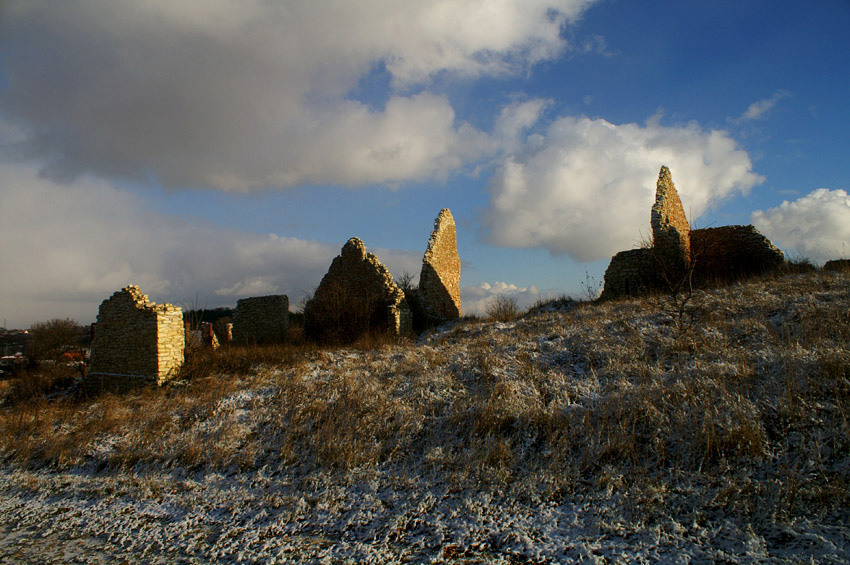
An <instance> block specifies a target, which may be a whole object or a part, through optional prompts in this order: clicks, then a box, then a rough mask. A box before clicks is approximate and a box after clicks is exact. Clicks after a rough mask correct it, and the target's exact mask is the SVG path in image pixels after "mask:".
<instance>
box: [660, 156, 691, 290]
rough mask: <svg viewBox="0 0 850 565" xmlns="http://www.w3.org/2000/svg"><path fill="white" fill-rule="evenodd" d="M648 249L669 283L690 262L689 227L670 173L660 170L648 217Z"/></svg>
mask: <svg viewBox="0 0 850 565" xmlns="http://www.w3.org/2000/svg"><path fill="white" fill-rule="evenodd" d="M650 224H651V226H652V246H653V248H654V250H655V253H656V256H657V257H658V258H659V259H660V260H661V261H662V262H663V263H662V264H663V266H664V268H665V269H667V270H668V271H669V272H668V273H667V276H668V277H669V278H671V279H680V278H681V277H682V276H683V275H684V273H685V271H686V270H687V268H688V265H689V260H690V254H691V253H690V232H691V226H690V224H689V223H688V219H687V217H686V216H685V210H684V208H683V207H682V201H681V200H680V199H679V193H678V192H677V191H676V187H675V185H674V184H673V178H672V177H671V176H670V169H668V168H667V167H661V171H660V172H659V174H658V183H657V185H656V189H655V204H653V206H652V212H651V216H650Z"/></svg>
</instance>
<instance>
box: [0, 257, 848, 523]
mask: <svg viewBox="0 0 850 565" xmlns="http://www.w3.org/2000/svg"><path fill="white" fill-rule="evenodd" d="M849 281H850V277H848V275H846V274H824V273H813V274H797V275H788V276H785V277H780V278H776V279H770V280H757V281H750V282H747V283H742V284H736V285H733V286H729V287H725V288H719V289H713V290H710V291H699V292H698V293H696V295H695V296H694V298H693V304H694V305H695V308H698V309H699V317H698V318H697V321H696V322H695V323H694V324H693V325H691V326H690V327H689V329H688V331H687V332H682V331H680V328H679V327H677V321H676V319H675V315H671V313H670V312H669V311H668V310H666V309H665V308H664V305H663V304H662V303H660V302H659V301H658V300H652V299H648V300H643V301H641V300H627V301H615V302H608V303H604V304H599V305H596V304H589V303H576V304H573V303H571V304H570V307H569V308H563V309H555V308H552V309H547V308H539V309H537V310H536V311H535V312H533V313H530V314H528V315H526V316H523V317H521V318H520V319H517V320H515V321H513V322H510V323H502V324H492V323H490V322H485V321H467V322H464V323H459V324H457V325H455V326H454V327H452V328H449V329H443V330H441V331H440V332H439V333H433V334H429V335H426V336H425V337H423V338H422V339H421V340H420V342H419V344H417V345H412V344H405V343H391V342H382V341H380V340H375V338H367V339H366V340H365V341H363V342H362V343H358V344H356V345H355V346H353V347H349V348H346V349H335V350H332V349H320V348H316V347H311V346H306V345H290V346H280V347H267V348H250V349H248V348H236V347H234V348H225V349H222V350H219V351H217V352H214V353H213V352H204V353H199V354H196V355H195V356H193V357H191V358H190V359H189V360H188V362H187V366H186V368H185V370H184V375H183V384H182V385H175V386H171V387H169V388H166V389H162V390H154V389H148V390H142V391H138V392H135V393H131V394H127V395H124V396H120V397H119V396H110V395H105V396H102V397H98V398H96V399H83V400H56V401H48V400H45V399H44V398H43V396H41V397H40V396H38V395H36V397H34V398H32V399H30V400H29V401H26V402H19V403H17V404H15V405H13V406H8V407H6V408H3V409H2V411H0V428H2V429H3V433H2V434H0V449H2V454H3V458H4V459H5V460H6V461H7V462H8V463H11V464H16V465H35V466H37V465H52V466H62V467H65V466H73V465H94V466H96V467H134V466H140V465H141V466H158V467H162V468H168V467H171V466H174V465H179V466H186V467H195V466H210V467H217V468H227V467H233V466H236V467H241V468H247V467H255V466H261V465H264V466H265V465H270V466H274V467H279V468H290V469H293V470H297V469H301V470H305V469H306V470H309V469H314V468H324V469H330V470H341V471H346V472H348V471H357V472H368V470H369V469H374V468H378V467H384V466H387V465H390V466H395V467H397V469H398V472H399V473H410V474H413V475H422V474H429V473H435V474H439V475H441V476H442V477H444V478H445V479H446V480H448V481H449V482H450V483H456V484H464V485H472V484H476V485H487V484H489V485H495V486H496V487H498V488H506V489H509V490H510V491H511V492H514V493H515V494H516V495H518V496H524V495H530V494H531V493H533V492H537V493H539V492H540V491H541V489H542V490H543V491H545V492H546V493H548V496H553V497H557V496H560V494H559V493H567V492H571V491H573V490H575V489H581V488H603V489H614V490H621V491H622V492H623V493H624V496H628V497H629V500H630V501H631V503H633V504H635V505H637V507H640V508H641V509H642V511H645V512H648V513H649V514H648V515H650V514H651V512H652V509H653V508H660V507H662V506H664V505H669V504H677V503H681V504H685V503H684V502H682V497H683V495H682V494H681V492H679V490H680V488H681V487H680V486H679V487H676V486H674V485H681V484H684V483H689V484H690V483H694V484H696V483H698V484H701V485H703V486H704V488H705V489H707V490H706V491H705V492H710V493H713V494H712V496H711V497H710V498H709V499H707V500H703V501H702V502H700V504H701V505H702V506H701V509H700V512H710V511H722V512H735V513H740V514H748V513H756V512H761V513H769V514H771V515H774V516H793V515H796V514H800V513H802V514H805V513H811V512H821V511H826V510H827V509H829V508H839V507H842V505H844V506H846V505H847V503H848V502H850V496H848V495H850V460H848V458H847V453H848V452H850V426H848V420H847V411H848V409H850V351H848V346H847V344H848V343H850V317H849V316H848V311H850V292H848V282H849ZM683 481H684V483H683ZM638 487H639V488H638ZM677 501H678V502H677ZM688 504H693V502H692V501H691V502H688Z"/></svg>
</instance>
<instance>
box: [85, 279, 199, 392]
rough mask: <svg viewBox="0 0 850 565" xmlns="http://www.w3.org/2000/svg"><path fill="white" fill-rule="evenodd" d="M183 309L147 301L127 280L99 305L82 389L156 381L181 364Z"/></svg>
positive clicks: (169, 373) (114, 387)
mask: <svg viewBox="0 0 850 565" xmlns="http://www.w3.org/2000/svg"><path fill="white" fill-rule="evenodd" d="M184 339H185V337H184V329H183V311H182V310H181V309H180V308H179V307H178V306H173V305H171V304H159V305H157V304H156V303H154V302H151V301H150V300H149V299H148V297H147V295H145V294H142V292H141V290H139V287H137V286H134V285H131V286H128V287H126V288H123V289H121V290H120V291H118V292H116V293H114V294H113V295H112V296H111V297H109V298H108V299H106V300H104V301H103V303H101V305H100V309H99V310H98V314H97V324H96V326H95V337H94V341H93V342H92V362H91V371H90V372H89V375H88V376H87V377H86V389H87V390H89V391H90V392H96V391H100V390H123V389H126V388H130V387H132V386H134V385H136V384H138V383H140V382H146V381H154V382H156V384H157V385H161V384H163V383H165V382H166V381H167V380H168V379H170V378H172V377H174V376H175V375H176V374H177V373H178V371H179V370H180V367H181V366H182V365H183V349H184V346H185V340H184Z"/></svg>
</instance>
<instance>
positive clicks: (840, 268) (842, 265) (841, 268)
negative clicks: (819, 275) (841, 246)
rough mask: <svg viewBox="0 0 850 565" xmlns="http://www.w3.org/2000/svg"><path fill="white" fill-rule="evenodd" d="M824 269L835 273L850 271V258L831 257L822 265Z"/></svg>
mask: <svg viewBox="0 0 850 565" xmlns="http://www.w3.org/2000/svg"><path fill="white" fill-rule="evenodd" d="M823 270H824V271H832V272H835V273H850V259H832V260H831V261H827V262H826V263H824V265H823Z"/></svg>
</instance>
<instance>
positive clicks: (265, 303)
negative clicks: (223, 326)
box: [230, 294, 289, 345]
mask: <svg viewBox="0 0 850 565" xmlns="http://www.w3.org/2000/svg"><path fill="white" fill-rule="evenodd" d="M230 332H231V339H232V340H233V342H234V343H238V344H251V345H256V344H267V343H283V342H285V341H288V340H289V297H288V296H287V295H285V294H274V295H271V296H256V297H253V298H242V299H240V300H238V301H237V302H236V312H235V313H234V315H233V326H232V328H231V330H230Z"/></svg>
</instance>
